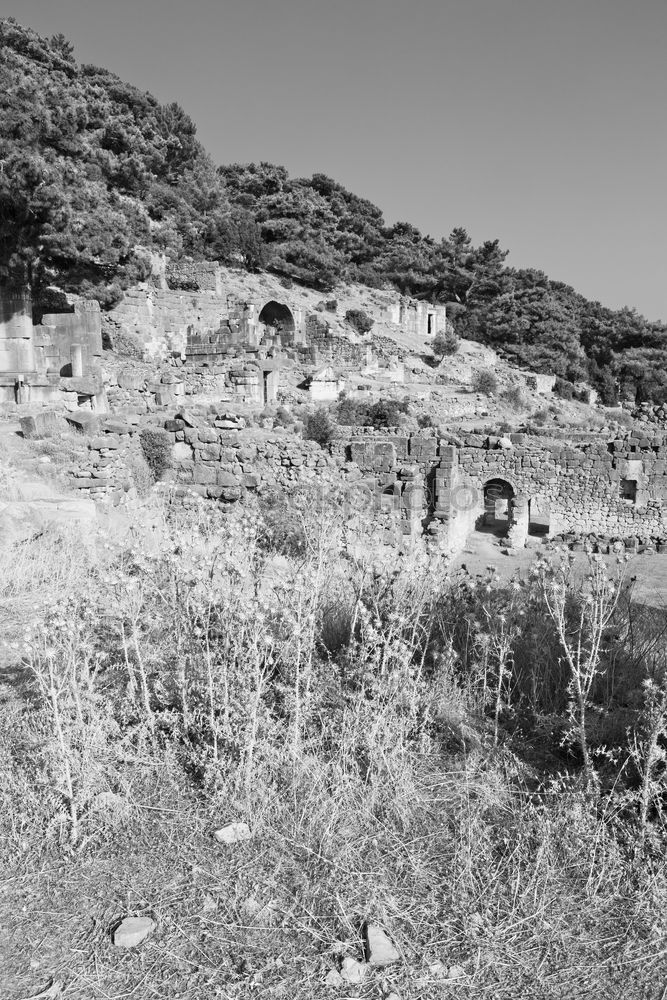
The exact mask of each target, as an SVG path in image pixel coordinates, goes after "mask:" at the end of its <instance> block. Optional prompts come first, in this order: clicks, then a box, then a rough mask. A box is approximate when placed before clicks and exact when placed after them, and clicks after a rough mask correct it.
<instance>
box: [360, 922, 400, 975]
mask: <svg viewBox="0 0 667 1000" xmlns="http://www.w3.org/2000/svg"><path fill="white" fill-rule="evenodd" d="M366 949H367V955H368V961H369V963H370V964H371V965H375V966H378V967H380V968H382V967H383V966H385V965H392V964H393V963H394V962H399V961H400V959H401V956H400V954H399V952H398V949H397V948H396V947H395V945H394V943H393V941H392V940H391V938H390V937H389V935H388V934H387V933H386V932H385V931H383V930H382V928H381V927H380V926H379V925H378V924H366Z"/></svg>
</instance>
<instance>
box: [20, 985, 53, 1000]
mask: <svg viewBox="0 0 667 1000" xmlns="http://www.w3.org/2000/svg"><path fill="white" fill-rule="evenodd" d="M62 991H63V984H62V983H59V982H57V981H56V980H53V981H52V982H51V984H50V985H49V986H47V988H46V989H45V990H42V992H41V993H33V995H32V996H31V997H23V998H22V1000H55V998H56V997H59V996H60V994H61V993H62Z"/></svg>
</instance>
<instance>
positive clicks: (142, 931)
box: [113, 917, 155, 948]
mask: <svg viewBox="0 0 667 1000" xmlns="http://www.w3.org/2000/svg"><path fill="white" fill-rule="evenodd" d="M154 928H155V921H154V920H151V918H150V917H125V919H124V920H122V921H121V922H120V924H119V925H118V927H117V928H116V930H115V931H114V935H113V943H114V944H115V945H116V947H117V948H136V947H137V945H139V944H141V942H142V941H143V940H144V938H146V937H148V935H149V934H150V932H151V931H152V930H154Z"/></svg>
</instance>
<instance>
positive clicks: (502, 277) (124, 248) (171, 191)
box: [0, 19, 667, 403]
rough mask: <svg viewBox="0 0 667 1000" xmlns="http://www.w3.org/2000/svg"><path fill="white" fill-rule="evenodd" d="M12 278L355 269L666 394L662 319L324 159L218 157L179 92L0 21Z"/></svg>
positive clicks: (351, 274)
mask: <svg viewBox="0 0 667 1000" xmlns="http://www.w3.org/2000/svg"><path fill="white" fill-rule="evenodd" d="M0 49H1V50H2V59H1V60H0V281H4V282H5V283H7V282H11V283H14V284H25V283H29V284H30V285H31V286H32V288H33V290H34V291H35V292H36V294H37V295H39V294H40V293H41V292H42V290H43V289H44V288H46V287H47V286H49V285H54V284H55V285H56V286H58V287H60V288H62V289H64V290H65V291H78V292H81V293H83V294H87V295H94V296H96V297H97V298H99V300H100V301H101V302H102V303H103V304H104V305H108V306H109V305H113V303H114V302H116V301H117V300H118V299H119V298H120V296H121V295H122V289H123V288H125V287H127V286H128V285H129V284H131V283H132V282H134V281H137V280H139V279H141V278H143V277H145V276H146V274H147V271H148V266H149V260H148V257H149V252H150V251H164V252H165V253H167V254H168V255H169V256H171V257H177V256H179V255H180V254H188V255H189V256H191V257H193V258H195V259H209V260H220V261H222V262H224V263H227V264H232V265H234V266H241V267H245V268H248V269H250V270H258V269H261V268H266V269H269V270H271V271H273V272H274V273H276V274H280V275H282V276H284V277H285V278H287V279H292V280H296V281H299V282H301V283H304V284H307V285H309V286H311V287H314V288H318V289H322V291H325V292H327V291H330V290H331V289H333V288H334V287H335V286H336V285H337V284H338V283H340V282H342V281H358V282H361V283H363V284H366V285H370V286H371V287H375V288H394V289H397V290H399V291H401V292H403V293H405V294H408V295H411V296H415V297H417V298H422V299H426V300H428V301H431V302H436V303H447V304H448V315H449V317H450V319H451V320H452V323H453V325H454V328H455V332H456V334H457V335H458V336H464V337H468V338H473V339H477V340H480V341H483V342H485V343H489V344H491V345H493V346H494V347H496V348H497V349H498V350H501V351H503V352H504V353H505V354H506V355H508V356H509V357H510V358H512V359H514V360H515V361H516V362H517V363H518V364H521V365H525V366H529V367H531V368H533V369H534V370H536V371H547V372H555V373H556V374H557V375H558V376H559V377H561V378H565V379H568V380H570V381H576V380H578V379H588V380H589V381H591V382H592V383H593V384H594V385H595V386H596V387H597V388H598V389H599V390H600V392H601V393H602V396H603V399H604V400H605V402H609V403H614V402H615V401H616V398H617V392H618V389H619V387H620V388H621V389H624V387H628V388H630V389H631V390H632V391H634V390H635V389H636V390H637V392H638V394H639V396H640V398H643V399H647V398H653V399H660V400H664V399H667V328H666V327H665V326H664V325H661V324H656V323H653V324H652V323H649V322H647V321H646V320H645V319H644V318H643V317H642V316H640V315H638V314H637V313H636V312H634V311H633V310H631V309H627V308H626V309H620V310H611V309H607V308H605V307H604V306H602V305H601V304H600V303H599V302H590V301H589V300H587V299H585V298H584V297H583V296H581V295H579V294H578V293H577V292H575V291H574V289H572V288H570V287H569V286H568V285H564V284H562V283H561V282H557V281H552V280H551V279H549V278H548V277H547V276H546V275H545V274H543V273H542V272H540V271H535V270H531V269H514V268H508V267H506V265H505V259H506V257H507V251H505V250H503V249H502V247H501V246H500V244H499V242H498V240H487V241H486V242H484V243H482V244H481V245H480V246H475V245H474V244H473V242H472V240H471V239H470V236H469V235H468V233H467V232H466V230H465V229H463V228H460V227H458V228H455V229H453V230H452V232H451V233H450V235H449V236H448V237H446V238H443V239H440V240H436V239H433V238H431V237H430V236H424V235H423V234H422V233H421V232H420V231H419V230H418V229H416V228H415V227H414V226H412V225H411V224H410V223H408V222H398V223H396V224H394V225H392V226H387V225H386V224H385V221H384V219H383V216H382V212H381V210H380V209H379V208H378V207H377V206H375V205H373V204H372V203H371V202H369V201H367V200H366V199H365V198H360V197H359V196H357V195H355V194H352V193H351V192H349V191H347V190H346V189H345V188H344V187H343V186H342V185H340V184H338V183H337V182H336V181H334V180H332V179H331V178H330V177H327V176H326V175H325V174H314V175H313V176H312V177H310V178H290V177H289V175H288V173H287V170H286V169H285V168H284V167H281V166H276V165H275V164H272V163H268V162H262V163H251V164H232V165H229V166H221V167H217V168H216V167H215V166H214V164H213V163H212V162H211V160H210V158H209V157H208V155H207V154H206V152H205V151H204V149H203V148H202V146H201V145H200V143H199V142H198V140H197V137H196V129H195V126H194V123H193V122H192V120H191V119H190V118H189V117H188V115H187V114H186V113H185V112H184V111H183V109H182V108H180V107H179V106H178V105H177V104H169V105H161V104H159V103H158V101H156V100H155V98H154V97H152V96H151V95H150V94H148V93H144V92H142V91H140V90H137V89H136V88H135V87H132V86H131V85H129V84H126V83H124V82H123V81H122V80H120V79H119V78H118V77H117V76H115V75H114V74H113V73H110V72H108V71H107V70H104V69H99V68H97V67H95V66H86V65H78V64H77V63H76V61H75V60H74V56H73V52H72V46H71V45H70V43H69V42H68V41H67V39H66V38H64V37H63V36H62V35H57V36H54V37H53V38H51V39H50V41H47V40H45V39H43V38H40V37H39V36H38V35H37V34H36V33H35V32H34V31H32V30H30V29H27V28H23V27H21V26H19V25H18V24H16V22H15V21H13V20H12V19H4V20H2V19H0Z"/></svg>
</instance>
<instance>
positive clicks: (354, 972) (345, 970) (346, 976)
mask: <svg viewBox="0 0 667 1000" xmlns="http://www.w3.org/2000/svg"><path fill="white" fill-rule="evenodd" d="M367 972H368V966H367V965H366V963H365V962H357V960H356V958H350V957H349V955H348V957H347V958H344V959H343V964H342V965H341V968H340V977H341V979H342V980H343V982H344V983H349V984H350V985H351V986H357V985H358V984H359V983H363V981H364V979H365V978H366V973H367Z"/></svg>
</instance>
